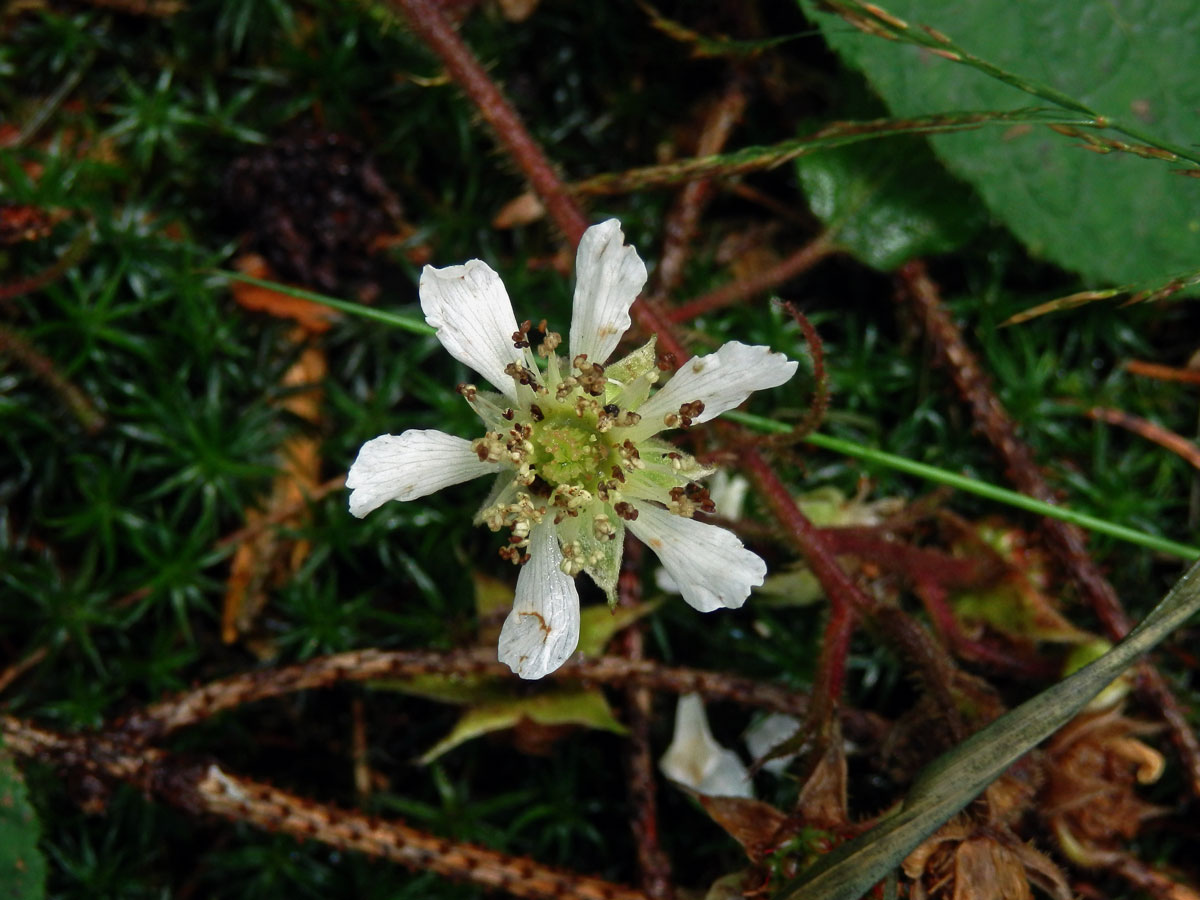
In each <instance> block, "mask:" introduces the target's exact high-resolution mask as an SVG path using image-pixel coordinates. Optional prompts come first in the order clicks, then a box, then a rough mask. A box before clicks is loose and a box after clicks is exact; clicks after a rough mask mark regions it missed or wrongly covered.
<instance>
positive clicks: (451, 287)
mask: <svg viewBox="0 0 1200 900" xmlns="http://www.w3.org/2000/svg"><path fill="white" fill-rule="evenodd" d="M420 294H421V309H422V311H423V312H424V313H425V321H426V322H428V323H429V324H430V325H432V326H433V327H434V328H436V329H437V336H438V340H439V341H441V342H442V346H443V347H445V348H446V351H447V352H448V353H449V354H450V355H451V356H453V357H454V358H455V359H457V360H458V361H459V362H461V363H463V364H465V365H468V366H470V367H471V368H472V369H474V370H475V371H476V372H478V373H479V374H480V375H482V376H483V377H484V378H486V379H487V380H488V381H490V382H491V383H492V384H493V385H495V386H496V387H497V388H498V389H499V390H500V392H501V393H502V394H504V396H506V397H508V399H509V400H515V399H516V398H517V387H516V383H515V382H514V381H513V379H512V376H511V375H508V374H506V373H505V371H504V369H505V367H507V366H508V364H509V363H513V362H515V363H520V362H522V360H523V358H524V357H523V355H522V352H521V351H520V350H518V349H516V348H515V347H514V346H513V339H512V336H513V333H514V332H515V331H516V330H517V320H516V317H515V316H514V315H513V309H512V303H511V302H510V301H509V299H508V291H506V290H505V289H504V282H502V281H501V280H500V276H499V275H497V274H496V273H495V272H494V271H492V268H491V267H490V266H489V265H488V264H487V263H485V262H483V261H482V260H478V259H472V260H469V261H468V262H467V263H466V264H465V265H461V266H447V267H446V268H444V269H435V268H434V267H433V266H426V267H425V268H424V269H422V270H421V285H420Z"/></svg>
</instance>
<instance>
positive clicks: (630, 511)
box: [613, 500, 638, 522]
mask: <svg viewBox="0 0 1200 900" xmlns="http://www.w3.org/2000/svg"><path fill="white" fill-rule="evenodd" d="M613 511H614V512H615V513H616V514H617V515H618V516H620V517H621V518H622V519H624V520H625V521H626V522H633V521H634V520H636V519H637V517H638V511H637V510H636V509H635V508H634V506H633V504H632V503H629V502H627V501H624V500H622V501H621V502H620V503H618V504H617V505H616V506H614V507H613Z"/></svg>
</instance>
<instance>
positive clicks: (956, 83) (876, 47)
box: [800, 0, 1200, 283]
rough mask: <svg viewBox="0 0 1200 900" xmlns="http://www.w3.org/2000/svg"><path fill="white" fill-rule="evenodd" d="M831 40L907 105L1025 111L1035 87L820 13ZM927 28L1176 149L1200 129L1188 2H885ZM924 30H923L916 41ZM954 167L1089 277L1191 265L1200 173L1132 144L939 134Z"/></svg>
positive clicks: (1041, 245) (914, 109)
mask: <svg viewBox="0 0 1200 900" xmlns="http://www.w3.org/2000/svg"><path fill="white" fill-rule="evenodd" d="M800 3H801V5H802V7H803V8H804V9H805V11H806V12H807V13H808V14H809V15H810V16H811V17H812V18H813V19H814V20H815V21H816V22H817V23H818V24H819V25H820V27H821V28H822V30H823V31H824V33H825V37H826V39H827V40H828V41H829V43H830V44H831V45H832V46H833V47H834V49H836V50H837V51H838V53H840V54H841V55H842V56H843V58H845V59H846V60H847V61H848V62H849V63H850V64H851V65H853V66H855V67H856V68H858V69H861V70H862V71H863V72H864V73H865V75H866V76H867V78H868V80H869V81H870V82H871V84H872V85H873V86H874V88H875V89H876V90H877V91H878V92H879V93H880V95H881V96H882V97H883V99H884V100H885V101H886V102H887V104H888V105H889V106H890V107H891V109H892V111H893V112H894V113H895V114H897V115H900V116H905V117H908V116H914V115H921V114H928V113H933V112H945V111H950V110H959V109H1012V108H1016V107H1025V106H1028V105H1029V103H1030V101H1031V99H1032V98H1031V97H1030V95H1029V94H1028V93H1025V92H1023V91H1021V90H1018V89H1017V88H1016V87H1014V86H1012V85H1010V84H1006V83H1004V81H1003V80H1002V79H1000V78H997V77H991V76H990V75H988V74H985V73H984V72H983V71H979V70H976V69H972V68H971V67H969V66H966V65H962V64H958V63H955V62H953V61H951V60H947V59H944V58H942V57H940V56H938V55H936V54H935V53H933V52H931V50H930V49H929V48H928V47H926V48H922V47H919V46H915V45H914V44H913V43H908V42H906V41H905V39H904V38H903V36H902V39H901V40H899V41H888V40H883V39H881V38H879V37H876V36H873V35H869V34H866V33H864V32H862V31H859V30H856V29H854V28H852V27H850V26H849V25H848V24H847V22H846V21H845V20H844V19H842V18H840V17H837V16H833V15H829V14H823V13H817V12H815V5H814V3H813V0H800ZM881 5H882V6H883V7H884V8H885V9H886V10H887V12H888V13H891V14H893V15H894V16H898V17H900V18H901V19H904V20H906V21H907V22H908V23H909V25H910V26H911V28H910V29H907V31H908V33H909V34H913V35H917V34H918V33H919V34H920V36H921V37H923V38H925V40H926V42H927V43H928V32H925V31H924V30H923V26H930V27H931V28H933V29H936V30H937V31H938V32H941V33H944V34H946V35H948V36H949V38H951V39H952V40H953V42H954V44H955V45H957V46H958V47H961V48H963V49H965V50H967V51H969V52H970V53H971V54H972V55H973V56H975V57H980V58H982V59H983V60H986V62H987V63H990V64H992V65H993V66H996V67H999V68H1000V69H1002V70H1004V71H1005V72H1006V73H1011V74H1012V75H1013V76H1016V77H1015V78H1014V79H1012V80H1015V81H1021V80H1025V81H1028V82H1031V83H1036V84H1038V85H1043V86H1046V87H1047V88H1049V89H1050V90H1048V91H1044V92H1042V93H1041V94H1040V96H1041V98H1042V99H1043V100H1044V99H1045V98H1046V97H1049V96H1052V93H1053V91H1058V92H1061V93H1062V94H1064V95H1067V96H1068V97H1070V98H1072V99H1074V100H1075V101H1078V103H1079V105H1080V106H1082V107H1087V108H1089V109H1091V110H1093V111H1095V112H1096V113H1098V114H1100V115H1104V116H1108V117H1113V118H1121V119H1124V120H1127V121H1129V122H1131V123H1135V124H1136V125H1137V126H1138V127H1139V129H1140V130H1141V131H1143V132H1146V133H1149V134H1153V135H1154V136H1156V137H1160V138H1161V139H1162V141H1163V142H1165V143H1171V144H1174V145H1183V146H1194V145H1195V144H1196V143H1197V142H1198V140H1200V125H1198V123H1197V119H1196V110H1197V109H1198V108H1200V79H1197V78H1196V77H1195V71H1194V68H1195V67H1194V63H1195V60H1197V59H1200V6H1198V5H1197V4H1196V3H1194V2H1192V0H1114V2H1111V3H1094V2H1092V0H1058V2H1054V3H1010V2H1006V0H894V2H893V0H885V2H883V3H882V4H881ZM914 39H915V38H914ZM931 140H932V143H933V147H934V149H935V150H936V151H937V153H938V154H939V155H940V156H941V157H942V159H943V160H944V161H945V162H946V164H947V166H948V167H949V168H950V169H951V171H953V172H954V173H955V174H957V175H959V176H960V177H962V178H963V179H965V180H966V181H968V182H969V183H971V184H972V185H974V186H975V188H976V189H977V190H978V191H979V193H980V194H981V195H982V197H983V198H984V200H985V202H986V203H987V204H988V206H989V207H990V209H991V210H992V212H993V213H994V214H995V215H996V216H997V217H999V218H1000V219H1002V220H1003V221H1004V222H1005V224H1007V225H1008V227H1009V228H1010V229H1011V230H1012V231H1013V233H1014V234H1016V235H1017V237H1019V238H1020V239H1021V240H1022V241H1024V242H1025V244H1026V245H1027V246H1028V247H1029V248H1030V250H1031V251H1032V252H1034V253H1035V254H1039V255H1043V256H1045V257H1046V258H1047V259H1050V260H1052V261H1053V262H1055V263H1058V264H1059V265H1061V266H1064V267H1066V268H1068V269H1072V270H1074V271H1077V272H1079V273H1081V274H1083V275H1085V276H1087V277H1090V278H1095V279H1101V280H1104V281H1107V282H1115V283H1126V282H1141V281H1146V280H1152V279H1155V278H1161V277H1162V276H1169V275H1172V274H1174V273H1177V272H1181V271H1190V270H1193V269H1195V268H1196V265H1197V262H1198V261H1200V181H1198V180H1196V179H1191V178H1181V177H1180V176H1179V175H1178V174H1176V173H1175V172H1173V171H1172V169H1173V168H1175V166H1173V165H1172V164H1168V163H1165V162H1162V161H1160V160H1155V159H1143V158H1139V157H1137V156H1133V155H1129V154H1125V153H1110V154H1107V155H1099V154H1096V153H1091V152H1088V151H1087V150H1085V149H1082V147H1081V142H1080V141H1079V140H1077V139H1073V138H1066V137H1063V136H1062V135H1059V134H1055V133H1054V132H1052V131H1050V130H1049V129H1046V128H1038V127H1022V128H1013V129H1011V130H1009V131H1007V132H1001V131H998V130H996V129H980V130H977V131H966V132H961V133H957V134H945V135H938V136H935V137H933V138H931Z"/></svg>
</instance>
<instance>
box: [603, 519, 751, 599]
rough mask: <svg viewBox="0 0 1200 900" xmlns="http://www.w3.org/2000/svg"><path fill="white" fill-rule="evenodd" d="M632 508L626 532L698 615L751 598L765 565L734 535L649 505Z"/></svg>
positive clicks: (626, 524) (714, 526) (722, 529)
mask: <svg viewBox="0 0 1200 900" xmlns="http://www.w3.org/2000/svg"><path fill="white" fill-rule="evenodd" d="M633 506H634V508H635V509H636V510H637V512H638V517H637V518H636V519H633V520H632V521H627V522H626V523H625V527H627V528H628V529H629V530H630V531H632V532H633V533H634V534H635V535H636V536H637V537H638V539H639V540H641V541H642V542H643V543H645V544H646V545H647V546H648V547H649V548H650V549H651V550H653V551H654V552H655V553H657V554H658V558H659V560H660V561H661V562H662V564H663V568H665V569H666V570H667V574H668V575H670V576H671V578H672V579H673V580H674V581H675V583H676V584H677V585H678V586H679V593H681V594H683V599H684V600H686V601H687V602H688V603H690V604H691V605H692V606H694V607H696V609H698V610H700V612H712V611H713V610H714V609H720V608H721V607H727V608H729V609H737V608H738V607H739V606H741V605H742V604H743V603H745V602H746V598H747V597H748V596H750V588H752V587H757V586H758V585H760V584H762V583H763V579H764V578H765V577H766V575H767V564H766V563H765V562H763V561H762V560H761V559H760V558H759V557H758V556H757V555H756V554H754V553H751V552H750V551H749V550H747V549H746V548H745V547H744V546H742V542H741V541H739V540H738V539H737V536H736V535H735V534H734V533H733V532H731V531H726V530H725V529H724V528H718V527H717V526H716V525H706V524H705V523H703V522H697V521H696V520H695V519H687V518H684V517H683V516H677V515H675V514H674V513H669V512H667V511H666V510H665V509H660V508H659V507H657V506H655V505H654V504H652V503H640V502H637V501H634V503H633Z"/></svg>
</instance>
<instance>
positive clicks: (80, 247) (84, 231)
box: [0, 226, 92, 302]
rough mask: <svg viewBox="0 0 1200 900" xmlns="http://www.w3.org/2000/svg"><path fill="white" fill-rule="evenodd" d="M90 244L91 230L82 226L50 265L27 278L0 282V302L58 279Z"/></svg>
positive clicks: (81, 256) (38, 289)
mask: <svg viewBox="0 0 1200 900" xmlns="http://www.w3.org/2000/svg"><path fill="white" fill-rule="evenodd" d="M91 245H92V231H91V229H90V228H89V227H87V226H84V227H83V228H80V229H79V232H78V233H77V234H76V235H75V237H74V238H72V240H71V243H70V244H68V245H67V249H66V250H64V251H63V253H62V256H60V257H59V258H58V259H56V260H55V261H54V262H53V263H52V264H51V265H49V266H47V267H46V268H45V269H43V270H42V271H40V272H38V273H37V274H36V275H30V276H29V277H28V278H22V279H20V280H19V281H14V282H11V283H10V284H0V302H4V301H8V300H12V299H13V298H14V297H20V296H22V295H24V294H32V293H33V292H34V291H40V290H41V289H42V288H44V287H45V286H46V285H48V284H52V283H54V282H55V281H58V279H60V278H62V276H63V275H64V274H66V271H67V270H68V269H70V268H71V267H72V266H74V265H77V264H78V263H79V262H80V260H82V259H83V257H84V256H85V255H86V254H87V251H88V248H89V247H91Z"/></svg>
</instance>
